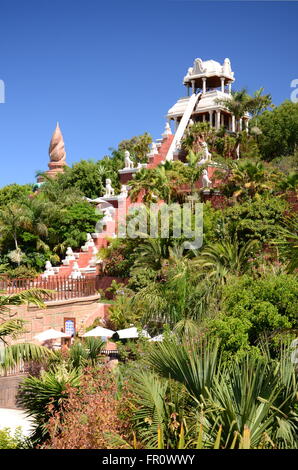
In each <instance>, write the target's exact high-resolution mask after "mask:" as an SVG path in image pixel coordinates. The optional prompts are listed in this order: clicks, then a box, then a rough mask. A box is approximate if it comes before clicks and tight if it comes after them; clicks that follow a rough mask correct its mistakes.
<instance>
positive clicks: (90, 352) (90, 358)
mask: <svg viewBox="0 0 298 470" xmlns="http://www.w3.org/2000/svg"><path fill="white" fill-rule="evenodd" d="M104 344H105V342H104V341H102V339H101V338H94V337H89V338H88V337H87V338H84V339H83V341H82V340H78V341H76V342H75V343H74V344H73V345H72V346H71V348H70V350H69V359H68V362H69V364H70V366H71V367H73V368H79V367H82V366H83V367H84V366H86V365H88V364H90V365H92V366H95V365H96V364H97V363H98V360H99V358H100V357H101V356H102V352H101V350H102V349H103V347H104Z"/></svg>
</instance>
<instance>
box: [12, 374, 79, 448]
mask: <svg viewBox="0 0 298 470" xmlns="http://www.w3.org/2000/svg"><path fill="white" fill-rule="evenodd" d="M81 375H82V374H81V371H79V370H78V369H72V370H71V371H68V370H67V369H66V367H65V366H64V365H60V366H57V367H56V368H55V369H52V370H51V371H49V372H43V373H42V375H41V377H40V378H38V377H32V376H29V377H27V378H26V379H24V381H23V382H22V383H21V385H20V392H19V396H18V401H19V404H20V405H21V406H22V407H23V408H24V410H25V411H26V413H27V415H28V416H30V417H31V418H32V419H33V425H34V430H33V434H32V436H31V440H32V442H34V443H39V442H41V441H43V440H44V439H46V438H47V436H48V429H47V422H48V420H49V418H50V417H51V415H52V413H53V411H54V410H59V409H60V408H61V407H62V406H63V405H62V404H63V400H65V399H66V398H67V395H68V389H69V387H78V386H79V384H80V380H81Z"/></svg>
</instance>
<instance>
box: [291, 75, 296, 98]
mask: <svg viewBox="0 0 298 470" xmlns="http://www.w3.org/2000/svg"><path fill="white" fill-rule="evenodd" d="M291 88H294V90H293V91H292V93H291V101H292V102H293V103H298V78H294V80H292V81H291Z"/></svg>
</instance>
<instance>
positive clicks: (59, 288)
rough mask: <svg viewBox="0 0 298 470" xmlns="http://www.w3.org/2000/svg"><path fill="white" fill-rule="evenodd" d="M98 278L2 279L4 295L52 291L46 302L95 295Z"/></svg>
mask: <svg viewBox="0 0 298 470" xmlns="http://www.w3.org/2000/svg"><path fill="white" fill-rule="evenodd" d="M97 278H98V276H87V277H85V278H83V279H70V278H69V277H58V276H53V277H48V278H47V279H42V278H35V279H0V292H1V293H2V294H4V295H5V294H8V295H9V294H17V293H19V292H22V291H23V290H27V289H33V288H34V289H47V290H50V291H52V292H51V293H50V295H49V297H48V296H45V300H49V301H51V300H52V301H54V300H70V299H74V298H78V297H89V296H91V295H95V294H96V293H97V290H98V279H97Z"/></svg>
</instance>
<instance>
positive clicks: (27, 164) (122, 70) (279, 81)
mask: <svg viewBox="0 0 298 470" xmlns="http://www.w3.org/2000/svg"><path fill="white" fill-rule="evenodd" d="M297 18H298V2H296V1H294V2H279V1H276V2H269V1H264V2H262V1H258V2H254V1H248V2H246V1H230V2H225V1H218V2H216V1H196V0H189V1H180V0H172V1H171V0H159V1H154V0H150V1H149V0H148V1H147V0H139V1H133V0H132V1H129V0H127V1H110V2H108V1H105V2H102V1H100V0H84V1H81V0H27V1H24V0H0V80H3V81H4V83H5V87H6V102H5V103H4V104H0V164H1V166H0V186H3V185H5V184H9V183H13V182H17V183H19V184H24V183H27V182H33V181H34V180H35V172H36V171H37V170H45V169H47V163H48V146H49V141H50V138H51V135H52V133H53V131H54V128H55V124H56V121H59V122H60V125H61V129H62V132H63V134H64V139H65V145H66V151H67V162H68V164H70V165H71V164H72V163H74V162H76V161H79V160H80V159H83V158H84V159H88V158H93V159H100V158H102V157H103V156H104V155H105V154H108V153H109V150H108V149H109V147H117V144H118V143H119V142H120V141H121V140H122V139H127V138H130V137H132V136H134V135H138V134H141V133H143V132H144V131H148V132H150V133H151V134H152V136H153V137H154V138H159V137H160V134H161V133H162V131H163V128H164V124H165V115H166V112H167V110H168V109H169V108H170V107H171V106H172V105H173V104H174V103H175V101H176V100H177V99H178V98H179V97H180V96H183V95H184V94H185V93H184V89H183V86H182V78H183V76H184V75H185V73H186V71H187V68H188V67H190V66H191V65H192V63H193V60H194V59H195V58H196V57H201V58H202V59H203V60H207V59H214V60H219V61H221V62H222V61H223V59H224V58H225V57H229V58H230V59H231V63H232V68H233V70H234V72H235V78H236V82H235V88H242V87H247V88H248V90H249V91H251V92H253V91H255V90H256V89H258V88H260V87H261V86H264V87H265V90H266V91H267V92H271V94H272V96H273V101H274V102H275V103H276V104H279V103H281V102H282V101H283V100H285V99H289V97H290V94H291V91H292V90H291V88H290V83H291V81H292V80H293V79H295V78H298V66H297V63H298V60H297V59H298V57H297V56H298V52H297V43H298V40H297V39H298V32H297V30H298V28H297Z"/></svg>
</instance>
